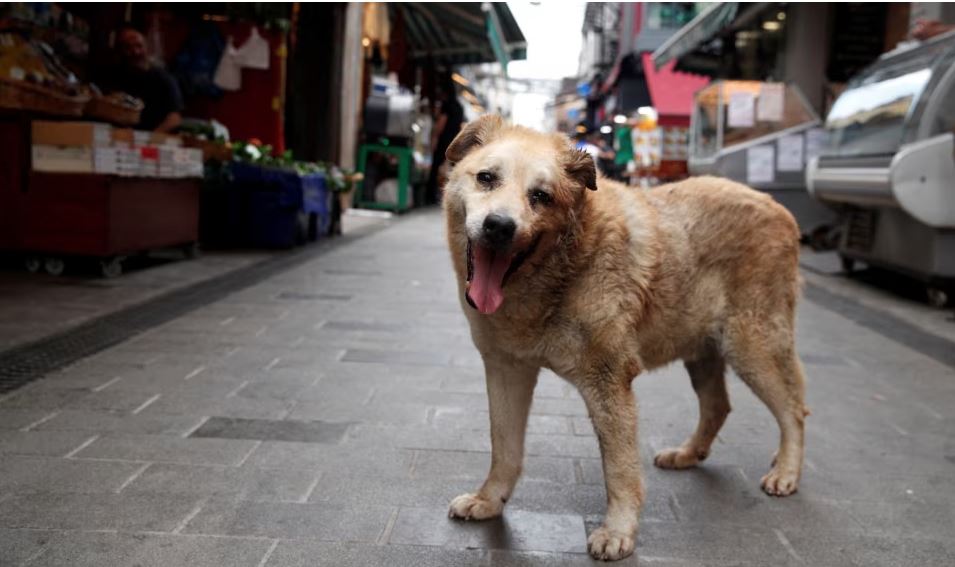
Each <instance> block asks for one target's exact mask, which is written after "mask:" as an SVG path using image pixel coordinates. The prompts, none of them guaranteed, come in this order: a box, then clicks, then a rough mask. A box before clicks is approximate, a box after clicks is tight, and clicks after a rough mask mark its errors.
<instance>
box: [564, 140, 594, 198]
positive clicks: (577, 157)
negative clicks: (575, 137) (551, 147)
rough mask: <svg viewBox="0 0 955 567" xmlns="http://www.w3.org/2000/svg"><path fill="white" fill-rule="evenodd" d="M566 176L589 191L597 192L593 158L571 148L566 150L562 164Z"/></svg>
mask: <svg viewBox="0 0 955 567" xmlns="http://www.w3.org/2000/svg"><path fill="white" fill-rule="evenodd" d="M564 170H565V171H566V172H567V175H568V176H569V177H570V178H571V179H573V180H574V181H576V182H577V183H580V184H581V185H583V186H584V187H586V188H587V189H590V190H591V191H596V190H597V166H596V165H595V164H594V158H593V157H591V156H590V154H588V153H587V152H585V151H583V150H578V149H575V148H571V149H569V150H568V154H567V159H566V161H565V163H564Z"/></svg>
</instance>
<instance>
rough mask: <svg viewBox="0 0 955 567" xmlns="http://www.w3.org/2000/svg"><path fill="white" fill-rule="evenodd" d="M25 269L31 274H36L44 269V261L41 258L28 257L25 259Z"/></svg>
mask: <svg viewBox="0 0 955 567" xmlns="http://www.w3.org/2000/svg"><path fill="white" fill-rule="evenodd" d="M23 267H24V268H26V270H27V271H28V272H30V273H31V274H35V273H37V272H39V271H40V268H42V267H43V260H42V259H41V258H40V257H39V256H27V257H26V258H24V259H23Z"/></svg>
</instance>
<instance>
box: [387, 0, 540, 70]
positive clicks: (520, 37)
mask: <svg viewBox="0 0 955 567" xmlns="http://www.w3.org/2000/svg"><path fill="white" fill-rule="evenodd" d="M389 9H391V10H395V11H397V10H400V11H401V15H402V17H403V19H404V24H405V29H406V31H407V38H408V44H409V48H410V49H409V52H410V55H411V57H412V58H413V59H425V58H432V59H434V60H436V61H440V62H443V63H448V64H465V63H493V62H498V63H501V65H504V66H506V65H507V63H508V62H509V61H513V60H515V59H524V58H526V57H527V42H526V40H525V39H524V34H523V33H522V32H521V28H520V27H519V26H518V25H517V22H516V21H515V20H514V16H513V15H512V14H511V11H510V9H508V7H507V4H505V3H503V2H484V3H480V2H477V3H458V2H434V3H428V4H425V3H418V2H401V3H395V4H389Z"/></svg>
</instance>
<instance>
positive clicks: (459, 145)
mask: <svg viewBox="0 0 955 567" xmlns="http://www.w3.org/2000/svg"><path fill="white" fill-rule="evenodd" d="M503 127H504V119H503V118H501V117H500V116H498V115H496V114H485V115H484V116H482V117H480V118H478V119H477V120H474V121H473V122H469V123H468V125H467V126H465V127H464V129H463V130H461V132H460V133H459V134H458V135H457V136H455V138H454V140H452V141H451V145H450V146H448V149H447V151H445V152H444V157H446V158H447V159H448V162H450V164H451V165H454V164H456V163H457V162H459V161H461V160H462V159H464V156H466V155H468V153H470V152H471V150H473V149H474V148H476V147H478V146H483V145H484V144H486V143H488V142H489V141H490V140H491V138H493V137H494V134H495V133H496V132H497V131H498V130H500V129H501V128H503Z"/></svg>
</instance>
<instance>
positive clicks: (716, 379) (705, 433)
mask: <svg viewBox="0 0 955 567" xmlns="http://www.w3.org/2000/svg"><path fill="white" fill-rule="evenodd" d="M685 366H686V369H687V371H688V372H689V373H690V381H691V382H692V383H693V389H694V390H695V391H696V395H697V397H699V399H700V421H699V423H698V424H697V426H696V431H695V432H693V434H692V435H691V436H690V437H689V438H688V439H687V440H686V441H684V442H683V444H682V445H680V446H679V447H673V448H669V449H663V450H662V451H660V452H659V453H657V455H656V457H654V459H653V464H655V465H656V466H658V467H660V468H663V469H685V468H689V467H693V466H696V465H697V464H698V463H700V462H701V461H703V460H704V459H706V457H707V456H708V455H709V454H710V446H711V445H712V444H713V440H714V439H716V434H717V433H719V431H720V428H721V427H723V422H725V421H726V416H727V415H729V412H730V402H729V396H728V395H727V393H726V376H725V374H726V361H725V360H724V359H723V355H721V354H720V352H719V350H718V349H717V348H716V346H715V345H712V346H708V347H707V349H706V352H705V353H704V354H703V355H702V356H700V357H699V358H697V359H695V360H692V361H687V362H685Z"/></svg>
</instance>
